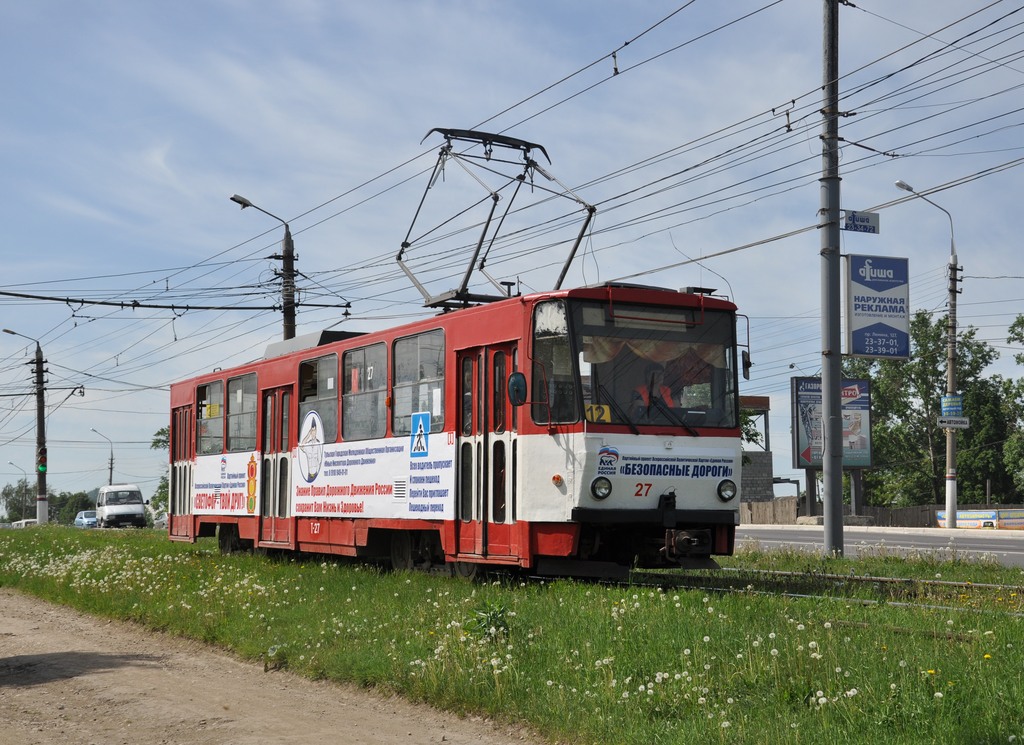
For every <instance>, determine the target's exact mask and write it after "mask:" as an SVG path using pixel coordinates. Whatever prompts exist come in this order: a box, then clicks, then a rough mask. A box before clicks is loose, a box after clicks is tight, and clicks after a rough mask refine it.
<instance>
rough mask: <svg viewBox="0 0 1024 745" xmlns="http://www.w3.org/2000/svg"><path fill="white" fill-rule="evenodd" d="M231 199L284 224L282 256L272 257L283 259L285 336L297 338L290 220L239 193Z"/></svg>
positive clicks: (282, 292) (282, 289) (282, 290)
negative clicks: (283, 218)
mask: <svg viewBox="0 0 1024 745" xmlns="http://www.w3.org/2000/svg"><path fill="white" fill-rule="evenodd" d="M231 201H232V202H234V203H235V204H237V205H240V206H241V208H242V209H243V210H244V209H245V208H246V207H252V208H253V209H255V210H259V211H260V212H262V213H263V214H264V215H269V216H270V217H272V218H274V219H275V220H277V221H278V222H279V223H281V224H282V225H284V243H283V244H282V249H283V250H282V252H281V255H280V256H271V258H272V259H281V279H282V286H281V308H282V311H283V313H284V338H285V339H294V338H295V244H294V243H293V242H292V231H291V228H290V227H288V222H287V221H286V220H282V219H281V218H280V217H278V216H277V215H275V214H273V213H271V212H267V211H266V210H265V209H263V208H262V207H259V206H257V205H255V204H253V203H252V202H250V201H249V200H248V199H246V198H245V197H240V196H238V195H237V194H235V195H233V196H232V197H231Z"/></svg>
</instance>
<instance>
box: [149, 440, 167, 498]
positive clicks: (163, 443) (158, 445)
mask: <svg viewBox="0 0 1024 745" xmlns="http://www.w3.org/2000/svg"><path fill="white" fill-rule="evenodd" d="M170 437H171V432H170V429H169V428H167V427H161V428H160V429H158V430H157V431H156V432H154V433H153V440H152V441H151V442H150V444H149V447H150V449H152V450H165V451H166V450H168V449H169V448H170V444H171V441H170ZM168 488H169V487H168V483H167V469H166V468H165V469H164V472H163V473H162V474H161V475H160V483H159V484H158V485H157V487H156V492H155V493H154V494H153V496H152V497H150V500H149V505H150V507H151V508H152V510H153V513H154V514H156V515H159V514H161V513H165V512H167V502H168V496H167V495H168Z"/></svg>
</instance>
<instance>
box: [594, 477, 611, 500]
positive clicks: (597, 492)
mask: <svg viewBox="0 0 1024 745" xmlns="http://www.w3.org/2000/svg"><path fill="white" fill-rule="evenodd" d="M590 493H591V494H593V495H594V499H608V497H610V496H611V494H612V482H611V481H609V480H608V479H606V478H605V477H604V476H598V477H597V478H596V479H594V480H593V481H591V482H590Z"/></svg>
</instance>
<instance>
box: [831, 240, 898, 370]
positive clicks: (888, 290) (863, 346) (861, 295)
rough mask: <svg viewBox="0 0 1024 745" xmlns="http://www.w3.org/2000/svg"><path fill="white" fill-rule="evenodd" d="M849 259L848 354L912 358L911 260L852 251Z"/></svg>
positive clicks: (847, 266) (847, 265)
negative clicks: (856, 253) (862, 254)
mask: <svg viewBox="0 0 1024 745" xmlns="http://www.w3.org/2000/svg"><path fill="white" fill-rule="evenodd" d="M845 259H846V353H847V354H849V355H851V356H853V357H881V358H884V359H894V360H905V359H908V358H909V357H910V267H909V263H908V261H907V259H893V258H888V257H885V256H859V255H855V254H850V255H848V256H846V257H845Z"/></svg>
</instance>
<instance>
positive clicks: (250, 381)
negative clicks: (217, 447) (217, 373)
mask: <svg viewBox="0 0 1024 745" xmlns="http://www.w3.org/2000/svg"><path fill="white" fill-rule="evenodd" d="M227 425H228V452H229V453H238V452H242V451H245V450H255V449H256V373H249V374H248V375H243V376H241V377H239V378H231V379H230V380H228V400H227Z"/></svg>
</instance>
